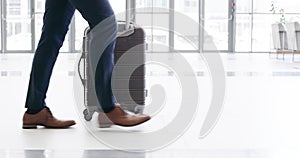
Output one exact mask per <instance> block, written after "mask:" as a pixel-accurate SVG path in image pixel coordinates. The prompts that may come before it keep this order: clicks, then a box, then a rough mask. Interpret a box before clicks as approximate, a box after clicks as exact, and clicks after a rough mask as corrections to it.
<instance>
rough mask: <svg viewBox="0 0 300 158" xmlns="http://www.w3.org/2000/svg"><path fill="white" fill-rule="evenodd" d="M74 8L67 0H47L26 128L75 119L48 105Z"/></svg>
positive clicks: (55, 125) (58, 124)
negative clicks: (57, 113) (58, 114)
mask: <svg viewBox="0 0 300 158" xmlns="http://www.w3.org/2000/svg"><path fill="white" fill-rule="evenodd" d="M74 11H75V8H74V7H73V6H72V5H71V4H70V2H69V1H68V0H46V8H45V14H44V21H43V22H44V25H43V29H42V35H41V39H40V41H39V44H38V47H37V50H36V52H35V55H34V59H33V63H32V70H31V74H30V81H29V87H28V93H27V99H26V105H25V107H26V108H27V111H26V112H25V114H24V116H23V128H37V126H38V125H42V126H45V127H48V128H67V127H70V126H72V125H74V124H75V121H73V120H64V121H62V120H58V119H56V118H55V117H54V116H53V115H52V113H51V111H50V109H49V108H48V107H46V103H45V98H46V92H47V89H48V86H49V81H50V77H51V74H52V70H53V66H54V64H55V61H56V58H57V55H58V52H59V49H60V48H61V46H62V44H63V41H64V38H65V35H66V33H67V31H68V26H69V24H70V21H71V19H72V16H73V14H74Z"/></svg>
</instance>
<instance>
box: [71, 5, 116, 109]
mask: <svg viewBox="0 0 300 158" xmlns="http://www.w3.org/2000/svg"><path fill="white" fill-rule="evenodd" d="M70 2H71V3H72V4H73V5H74V6H75V7H76V9H77V10H79V12H80V13H81V14H82V16H83V18H84V19H85V20H86V21H87V22H88V23H89V26H90V28H91V30H92V31H91V32H95V31H93V29H94V28H95V27H96V26H97V25H98V24H99V23H101V22H103V21H104V20H106V19H108V18H111V19H112V20H111V22H112V23H115V25H111V26H112V27H110V28H107V27H106V28H105V26H104V27H103V28H100V29H99V26H98V29H99V30H100V32H98V33H95V34H94V35H93V36H94V38H103V37H104V35H103V34H104V33H105V29H107V30H112V31H116V30H117V26H116V21H115V19H114V12H113V10H112V8H111V6H110V4H109V2H108V0H89V1H82V0H70ZM102 33H103V34H102ZM95 36H96V37H95ZM101 36H102V37H101ZM115 38H116V37H114V39H113V40H112V42H111V43H108V44H107V45H108V46H107V47H106V48H105V49H104V51H103V54H102V56H101V58H100V60H99V62H98V64H97V67H96V72H95V78H94V80H93V81H95V82H94V83H95V89H96V94H97V98H98V101H99V103H100V105H101V109H102V110H103V111H104V112H110V111H112V110H113V109H114V107H115V104H116V100H115V98H114V96H113V93H112V88H111V76H112V72H113V68H114V54H113V53H114V47H115ZM104 40H106V39H104ZM100 41H101V40H100ZM101 43H102V42H101ZM101 43H99V45H101ZM102 44H103V43H102ZM96 53H101V52H96ZM91 76H92V75H91Z"/></svg>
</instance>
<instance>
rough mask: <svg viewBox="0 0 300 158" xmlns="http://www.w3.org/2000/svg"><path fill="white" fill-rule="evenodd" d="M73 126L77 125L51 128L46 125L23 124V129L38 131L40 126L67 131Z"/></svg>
mask: <svg viewBox="0 0 300 158" xmlns="http://www.w3.org/2000/svg"><path fill="white" fill-rule="evenodd" d="M73 125H75V124H71V125H68V126H64V127H51V126H45V125H26V124H23V126H22V128H23V129H37V127H38V126H44V127H45V128H50V129H66V128H69V127H71V126H73Z"/></svg>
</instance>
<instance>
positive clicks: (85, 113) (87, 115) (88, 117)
mask: <svg viewBox="0 0 300 158" xmlns="http://www.w3.org/2000/svg"><path fill="white" fill-rule="evenodd" d="M83 116H84V119H85V120H86V121H91V120H92V117H93V114H92V113H90V112H89V111H88V110H87V109H85V110H83Z"/></svg>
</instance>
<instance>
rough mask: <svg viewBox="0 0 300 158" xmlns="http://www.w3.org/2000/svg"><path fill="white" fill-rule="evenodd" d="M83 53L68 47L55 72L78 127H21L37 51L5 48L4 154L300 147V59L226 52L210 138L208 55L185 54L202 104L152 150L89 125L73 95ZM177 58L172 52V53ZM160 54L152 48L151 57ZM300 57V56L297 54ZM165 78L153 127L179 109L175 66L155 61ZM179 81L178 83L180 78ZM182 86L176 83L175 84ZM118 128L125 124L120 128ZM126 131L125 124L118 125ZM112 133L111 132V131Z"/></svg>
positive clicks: (247, 151)
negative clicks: (184, 126)
mask: <svg viewBox="0 0 300 158" xmlns="http://www.w3.org/2000/svg"><path fill="white" fill-rule="evenodd" d="M77 56H78V55H76V54H60V56H59V57H58V61H57V64H56V66H55V69H54V71H53V77H52V80H51V85H50V88H49V91H48V95H47V104H48V105H49V106H50V107H51V109H52V111H53V113H54V114H55V115H56V116H57V117H59V118H72V119H75V120H76V121H77V125H75V126H74V127H72V128H70V129H61V130H55V129H44V128H39V129H35V130H23V129H21V118H22V114H23V112H24V110H25V109H24V108H23V106H24V102H25V97H26V90H27V84H28V80H29V73H30V66H31V61H32V54H3V55H0V98H1V102H0V106H1V111H0V116H1V119H0V125H1V131H0V157H1V158H2V157H3V158H19V157H20V158H28V157H30V158H35V157H37V158H40V157H41V158H53V157H68V156H70V157H74V158H77V157H78V158H79V157H80V158H94V157H97V156H98V155H103V156H104V157H112V158H113V157H138V158H140V157H174V158H177V157H178V158H181V157H205V158H219V157H230V158H232V157H233V158H244V157H245V158H246V157H247V158H285V157H289V158H294V157H295V158H296V157H299V155H300V153H299V151H298V149H299V146H300V135H299V133H300V126H298V124H299V121H298V120H300V115H299V113H300V101H299V94H300V82H299V81H300V63H292V62H290V60H289V58H286V60H285V61H282V60H277V59H275V58H274V56H271V58H270V57H269V54H230V55H228V54H221V56H222V60H223V63H224V68H225V71H226V99H225V103H224V109H223V113H222V115H221V117H220V120H219V122H218V123H217V125H216V127H215V128H214V129H213V131H212V132H211V133H210V134H209V135H208V136H207V137H205V138H203V139H200V138H199V132H200V129H201V126H202V123H203V120H204V118H205V114H206V111H207V108H208V105H209V102H210V98H211V86H212V85H211V82H210V76H209V73H208V70H207V68H206V65H205V64H204V63H205V62H204V61H203V60H202V58H200V57H199V56H198V55H197V54H185V55H184V56H185V57H186V59H187V60H188V61H189V62H190V63H191V64H192V66H193V68H194V71H195V74H196V77H197V81H198V85H199V93H200V95H199V98H200V102H199V110H198V115H197V117H196V118H195V120H194V121H193V123H192V125H191V127H190V128H189V130H188V131H186V133H185V134H184V135H183V136H182V137H180V138H179V139H178V140H177V141H176V142H174V143H172V144H170V145H169V146H167V147H166V148H163V149H160V150H156V151H154V152H146V153H123V152H119V151H114V150H111V149H110V148H109V147H107V146H106V145H104V144H103V143H101V142H99V141H97V139H95V137H94V136H93V135H91V134H90V133H89V132H88V131H87V130H86V128H85V126H84V123H85V122H84V121H82V120H81V119H80V118H81V117H82V116H81V111H79V110H78V108H77V107H76V105H75V102H74V98H73V77H74V74H75V72H74V67H75V66H74V65H75V62H76V59H77ZM164 56H165V57H167V58H168V59H169V60H172V55H168V54H165V55H164ZM151 57H152V55H148V58H151ZM297 59H298V60H299V61H300V56H299V57H296V60H297ZM158 82H159V83H161V84H162V85H164V87H165V90H166V92H167V95H168V97H169V99H168V100H167V101H166V105H165V107H164V109H163V110H162V111H161V113H160V114H158V115H157V116H155V117H154V118H153V119H152V120H151V121H150V122H149V123H146V124H145V125H144V126H145V129H149V128H152V129H156V128H159V127H161V126H164V125H165V124H166V123H167V122H168V121H169V120H170V118H172V116H174V114H173V113H176V110H177V108H174V107H176V106H175V105H176V102H177V100H176V99H178V98H176V96H178V95H179V94H177V91H176V88H178V85H176V82H175V81H174V75H173V73H172V72H171V71H170V70H165V69H158V68H157V67H151V66H149V67H148V69H147V86H151V85H152V84H154V83H158ZM173 83H174V84H173ZM174 89H175V90H174ZM113 129H115V130H118V129H117V128H113ZM117 132H118V131H117ZM108 136H109V134H108Z"/></svg>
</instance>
